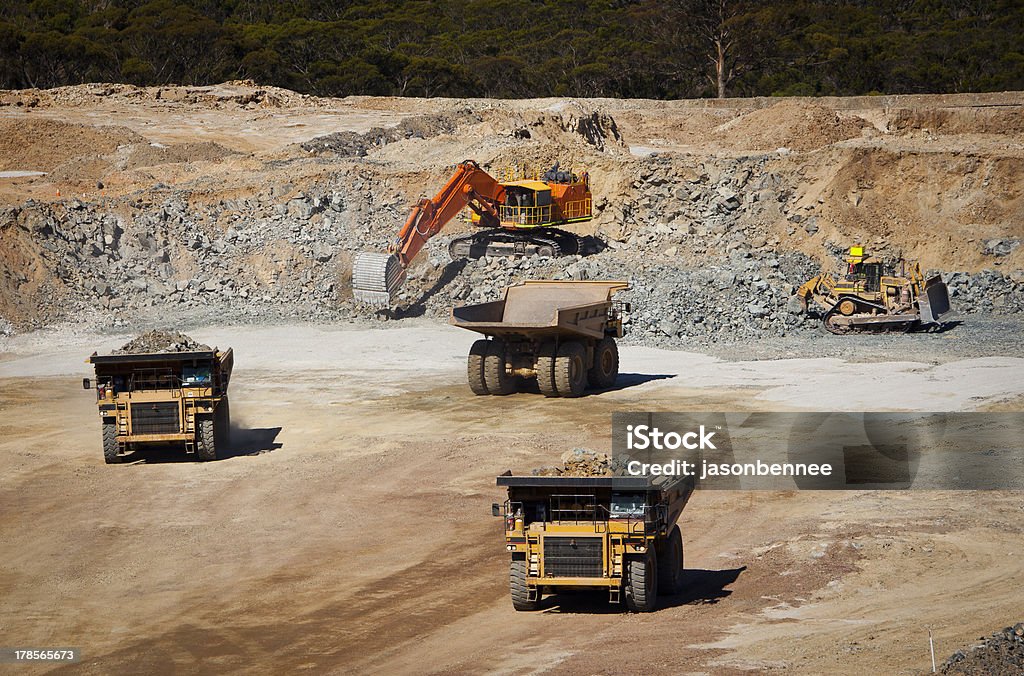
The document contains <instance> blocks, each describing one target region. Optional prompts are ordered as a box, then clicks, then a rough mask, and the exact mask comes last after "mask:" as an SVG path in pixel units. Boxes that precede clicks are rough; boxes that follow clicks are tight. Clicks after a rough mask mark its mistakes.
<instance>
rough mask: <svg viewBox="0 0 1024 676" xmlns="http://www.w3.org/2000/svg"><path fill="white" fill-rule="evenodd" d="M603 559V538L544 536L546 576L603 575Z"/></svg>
mask: <svg viewBox="0 0 1024 676" xmlns="http://www.w3.org/2000/svg"><path fill="white" fill-rule="evenodd" d="M603 559H604V557H603V554H602V538H595V537H545V538H544V575H545V576H546V577H601V576H602V575H603V574H604V566H603Z"/></svg>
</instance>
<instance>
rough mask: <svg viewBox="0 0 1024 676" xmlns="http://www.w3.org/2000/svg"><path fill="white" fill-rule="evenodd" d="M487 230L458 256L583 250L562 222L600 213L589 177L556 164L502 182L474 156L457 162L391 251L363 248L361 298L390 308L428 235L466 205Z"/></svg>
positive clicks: (355, 275) (356, 274)
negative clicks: (538, 173) (537, 174)
mask: <svg viewBox="0 0 1024 676" xmlns="http://www.w3.org/2000/svg"><path fill="white" fill-rule="evenodd" d="M466 207H469V210H470V222H471V223H472V224H473V225H476V226H478V227H480V228H482V230H481V231H480V232H477V233H473V234H471V235H467V236H463V237H457V238H455V239H453V240H452V241H451V243H450V244H449V245H448V252H449V254H451V256H452V258H453V259H454V258H464V257H471V258H479V257H481V256H532V255H540V256H551V257H554V256H561V255H569V254H574V253H577V252H578V251H579V239H578V238H577V237H576V236H575V235H573V234H571V233H568V232H565V231H564V230H559V229H558V228H557V227H556V226H559V225H564V224H566V223H575V222H580V221H589V220H590V219H591V218H593V211H592V198H591V194H590V181H589V177H588V176H587V174H586V173H583V174H582V176H577V175H576V174H574V173H572V172H570V171H562V170H559V168H558V163H557V162H556V163H555V166H553V167H552V168H551V169H550V170H548V171H547V172H546V173H544V174H543V175H542V176H540V177H539V178H536V179H529V178H520V179H518V180H513V181H504V182H503V181H498V180H497V179H496V178H494V177H493V176H491V175H490V174H488V173H487V172H486V171H484V170H483V169H481V168H480V165H478V164H477V163H476V162H474V161H473V160H466V161H465V162H463V163H462V164H460V165H458V167H456V169H455V173H454V174H453V175H452V177H451V179H449V181H448V183H447V184H446V185H445V186H444V187H443V188H442V189H441V190H440V192H438V193H437V194H436V195H435V196H434V198H433V199H426V198H423V199H421V200H420V201H419V203H417V204H416V205H415V206H414V207H413V209H412V212H411V213H410V214H409V218H408V219H407V220H406V221H405V225H403V226H402V228H401V230H399V232H398V237H397V238H396V239H395V240H394V241H393V242H392V244H391V246H390V247H388V253H386V254H381V253H372V252H362V253H359V254H357V255H356V258H355V262H354V264H353V266H352V290H353V296H354V297H355V299H356V300H357V301H360V302H363V303H368V304H371V305H376V306H384V307H386V306H389V305H391V303H392V301H393V300H394V295H395V293H396V292H397V291H398V289H399V288H401V286H402V284H403V283H404V282H405V276H406V271H407V270H408V269H409V266H410V265H411V264H412V261H413V259H415V258H416V255H417V254H418V253H419V252H420V250H421V249H422V248H423V247H424V245H425V244H426V243H427V241H429V240H430V238H432V237H433V236H434V235H436V234H438V233H439V232H441V230H442V229H443V228H444V227H445V225H447V224H448V223H449V222H450V221H451V220H452V219H453V218H455V217H456V216H457V215H458V214H459V212H461V211H462V210H463V209H464V208H466Z"/></svg>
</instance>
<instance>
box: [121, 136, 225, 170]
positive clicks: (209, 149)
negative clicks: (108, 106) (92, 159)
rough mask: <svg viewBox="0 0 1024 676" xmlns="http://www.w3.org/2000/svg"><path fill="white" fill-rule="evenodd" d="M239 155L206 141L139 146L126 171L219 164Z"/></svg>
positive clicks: (131, 156) (129, 160) (134, 150)
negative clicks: (181, 165)
mask: <svg viewBox="0 0 1024 676" xmlns="http://www.w3.org/2000/svg"><path fill="white" fill-rule="evenodd" d="M237 154H238V153H237V152H236V151H234V150H231V149H229V148H225V147H224V146H222V145H220V144H219V143H213V142H212V141H204V142H201V143H177V144H174V145H172V146H163V145H158V144H153V143H150V144H146V145H139V146H137V147H135V148H134V149H133V150H132V153H131V155H130V156H129V157H128V163H127V166H126V167H125V168H126V169H136V168H138V167H151V166H154V165H157V164H177V163H181V162H218V161H220V160H223V159H224V158H226V157H230V156H232V155H237Z"/></svg>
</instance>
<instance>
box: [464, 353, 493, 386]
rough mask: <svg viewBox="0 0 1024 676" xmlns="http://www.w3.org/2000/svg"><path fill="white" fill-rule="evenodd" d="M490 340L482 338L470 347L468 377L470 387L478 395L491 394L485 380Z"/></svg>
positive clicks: (467, 364)
mask: <svg viewBox="0 0 1024 676" xmlns="http://www.w3.org/2000/svg"><path fill="white" fill-rule="evenodd" d="M488 342H489V341H487V340H484V339H480V340H478V341H476V342H475V343H473V346H472V347H471V348H469V359H467V360H466V379H467V380H468V381H469V389H471V390H473V394H475V395H478V396H482V395H485V394H490V392H488V391H487V384H486V382H485V381H484V358H485V357H486V356H487V350H488V347H489V346H488Z"/></svg>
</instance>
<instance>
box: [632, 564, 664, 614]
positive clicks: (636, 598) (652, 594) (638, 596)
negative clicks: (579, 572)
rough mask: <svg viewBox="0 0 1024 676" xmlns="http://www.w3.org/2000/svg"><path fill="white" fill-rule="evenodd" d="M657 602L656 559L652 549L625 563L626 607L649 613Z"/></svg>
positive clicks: (637, 611)
mask: <svg viewBox="0 0 1024 676" xmlns="http://www.w3.org/2000/svg"><path fill="white" fill-rule="evenodd" d="M657 602H658V561H657V557H656V556H655V554H654V551H653V550H652V551H648V552H647V553H646V554H645V555H643V556H641V557H638V558H632V559H629V561H628V563H627V564H626V608H628V609H629V610H630V611H632V612H634V613H649V612H651V611H652V610H654V608H655V605H656V604H657Z"/></svg>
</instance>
